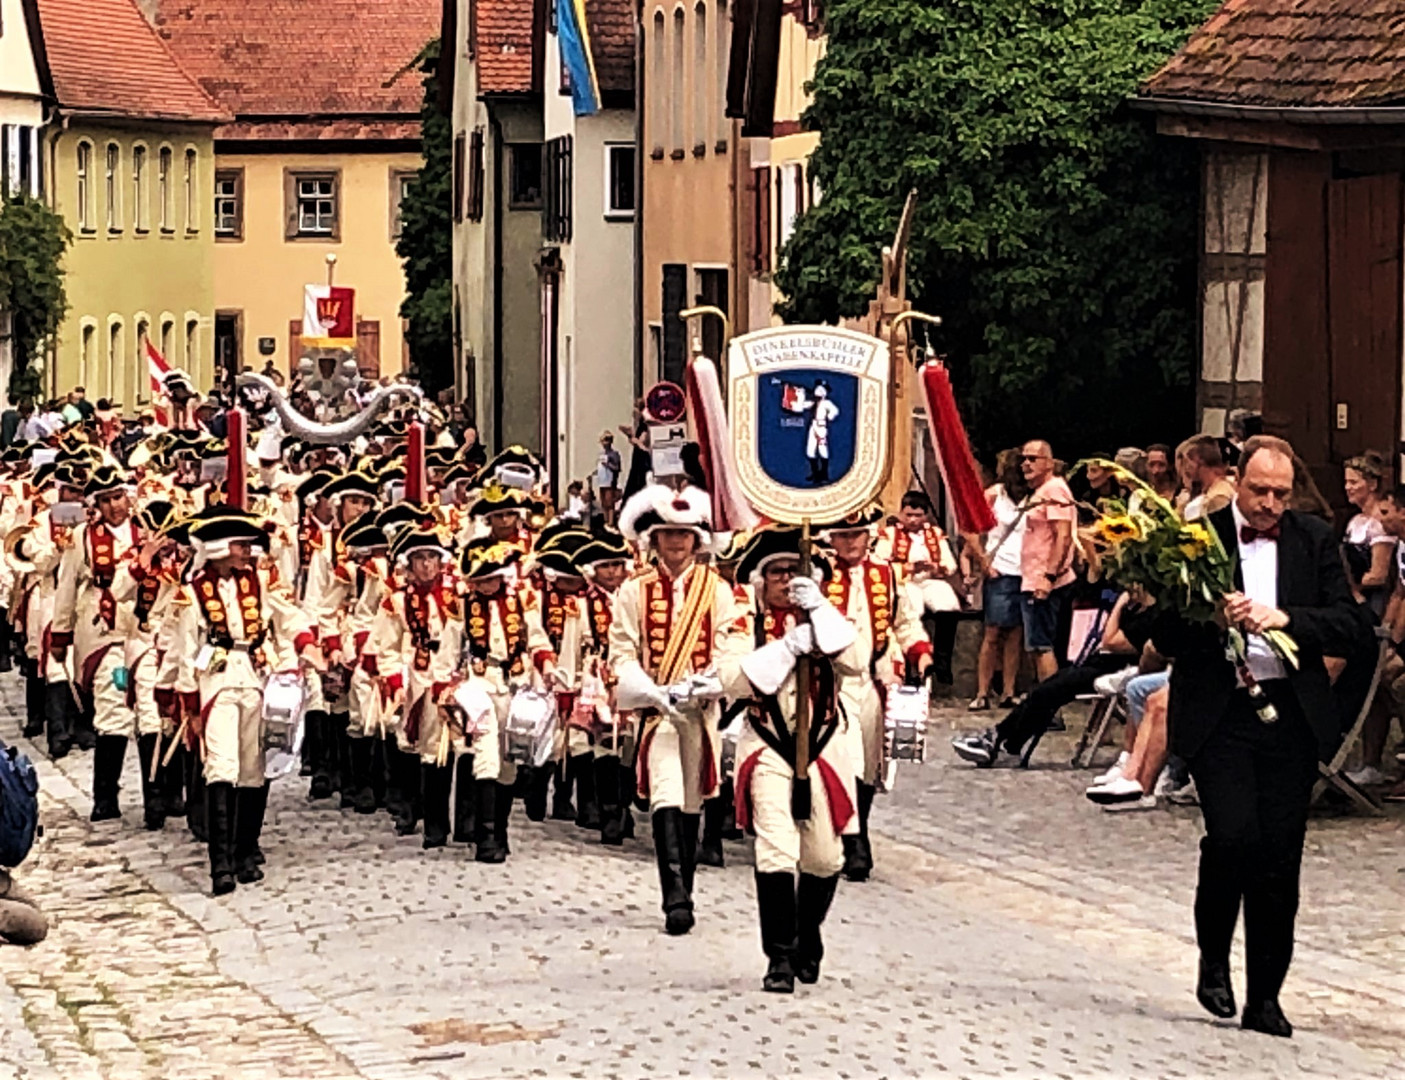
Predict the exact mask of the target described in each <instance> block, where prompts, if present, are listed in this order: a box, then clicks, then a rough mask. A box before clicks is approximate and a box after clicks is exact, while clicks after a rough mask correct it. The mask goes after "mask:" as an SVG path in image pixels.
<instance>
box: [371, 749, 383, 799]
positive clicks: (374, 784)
mask: <svg viewBox="0 0 1405 1080" xmlns="http://www.w3.org/2000/svg"><path fill="white" fill-rule="evenodd" d="M385 747H386V743H385V736H384V735H377V736H375V737H374V738H372V740H371V794H372V795H374V796H375V799H376V809H377V810H384V809H385V805H386V803H385V789H386V757H385Z"/></svg>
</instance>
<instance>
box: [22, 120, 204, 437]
mask: <svg viewBox="0 0 1405 1080" xmlns="http://www.w3.org/2000/svg"><path fill="white" fill-rule="evenodd" d="M46 153H47V160H46V163H45V164H46V171H47V173H48V176H49V178H50V181H49V183H48V185H47V187H48V191H49V197H50V200H51V203H52V205H53V207H54V209H56V210H57V211H58V212H59V213H60V214H61V215H62V216H63V219H64V221H65V222H66V223H67V224H68V227H69V229H70V230H71V232H72V233H73V243H72V244H71V246H70V247H69V249H68V252H67V254H66V255H65V257H64V269H65V271H66V282H67V290H68V301H69V313H68V317H67V318H66V319H65V320H64V322H63V325H62V326H61V327H60V329H59V333H58V337H57V341H56V343H55V347H54V349H53V352H52V356H51V360H52V364H51V370H50V371H49V372H48V373H47V379H46V383H47V385H48V387H49V389H50V391H51V392H52V393H54V394H55V395H58V394H63V393H67V392H68V391H69V390H70V389H72V388H73V387H74V386H82V387H84V388H85V389H86V390H87V394H88V397H89V399H91V400H93V401H96V400H98V399H99V398H109V399H111V400H112V401H114V402H120V403H121V404H122V406H123V410H124V411H125V412H126V413H127V414H129V415H132V414H135V413H136V412H137V410H138V409H140V408H141V407H142V406H143V405H146V404H147V403H149V402H150V400H151V393H150V388H149V382H148V378H147V362H146V356H145V350H144V344H143V343H144V340H145V339H146V338H148V337H149V338H150V339H151V341H152V342H153V343H154V344H155V345H156V347H157V348H158V349H159V350H160V351H161V353H162V354H163V355H164V356H165V357H166V359H167V362H168V363H170V364H171V365H172V366H173V367H181V368H184V369H185V370H186V371H188V372H190V374H191V375H192V376H193V377H194V378H195V382H196V385H197V386H198V387H199V388H200V389H201V390H202V391H203V390H205V389H207V388H208V387H209V386H210V384H211V380H212V378H213V373H214V339H213V326H214V309H215V284H214V232H213V227H212V222H211V220H210V206H211V199H212V197H213V191H214V140H213V138H212V136H211V128H209V127H202V128H194V127H189V126H184V125H155V124H152V125H141V126H134V127H117V126H115V125H114V126H98V125H95V124H89V123H83V122H77V123H73V124H71V125H69V126H68V127H67V128H61V127H55V128H51V129H50V132H49V135H48V139H47V141H46Z"/></svg>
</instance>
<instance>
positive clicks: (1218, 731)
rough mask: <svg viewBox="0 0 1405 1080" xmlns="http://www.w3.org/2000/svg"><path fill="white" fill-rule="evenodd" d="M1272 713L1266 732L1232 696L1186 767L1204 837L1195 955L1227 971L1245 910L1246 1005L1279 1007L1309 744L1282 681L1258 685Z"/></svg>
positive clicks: (1311, 759)
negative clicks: (1275, 711) (1276, 1003)
mask: <svg viewBox="0 0 1405 1080" xmlns="http://www.w3.org/2000/svg"><path fill="white" fill-rule="evenodd" d="M1263 686H1264V689H1265V691H1266V692H1267V693H1268V695H1269V698H1270V699H1271V700H1272V701H1273V702H1274V705H1275V706H1276V707H1277V709H1278V714H1279V715H1278V720H1277V722H1276V723H1272V724H1266V723H1264V722H1263V721H1262V720H1260V719H1259V716H1258V713H1257V712H1256V711H1255V709H1254V707H1253V705H1252V704H1251V703H1250V700H1249V695H1248V694H1247V693H1246V692H1244V691H1236V692H1235V694H1234V695H1233V696H1232V698H1231V699H1230V705H1229V707H1228V708H1227V709H1226V711H1225V715H1224V718H1223V719H1222V720H1221V721H1220V723H1219V724H1218V725H1217V726H1216V727H1215V729H1214V730H1213V731H1212V732H1211V733H1210V737H1209V738H1208V739H1207V740H1206V742H1205V745H1204V746H1203V747H1201V748H1200V750H1199V751H1198V752H1197V753H1196V754H1195V756H1194V757H1193V758H1191V760H1190V775H1191V777H1192V778H1193V779H1194V780H1195V788H1196V791H1197V792H1198V793H1199V796H1200V809H1201V812H1202V813H1203V815H1204V818H1205V837H1204V839H1202V840H1201V841H1200V876H1199V882H1198V884H1197V886H1196V890H1195V933H1196V940H1197V941H1198V942H1199V945H1200V953H1201V955H1202V956H1203V957H1204V958H1205V959H1206V960H1209V961H1213V962H1216V963H1223V964H1227V963H1228V962H1229V946H1230V942H1231V940H1232V939H1233V938H1234V925H1235V923H1236V922H1237V921H1238V918H1239V906H1240V901H1241V900H1242V901H1243V905H1244V958H1245V968H1246V975H1247V977H1248V988H1247V998H1248V1000H1249V1002H1251V1003H1256V1002H1263V1001H1272V1000H1275V999H1277V997H1278V991H1279V988H1280V987H1281V986H1282V985H1283V980H1284V978H1285V977H1286V976H1287V974H1288V965H1289V963H1290V962H1291V961H1292V958H1293V923H1294V921H1295V919H1296V918H1297V914H1298V878H1299V871H1300V869H1301V866H1302V858H1303V838H1304V836H1305V835H1306V833H1307V811H1308V802H1309V800H1310V799H1311V797H1312V787H1313V784H1314V783H1315V782H1316V780H1317V740H1316V738H1315V737H1314V735H1313V733H1312V728H1311V727H1309V725H1308V722H1307V717H1306V716H1304V715H1303V711H1302V707H1301V706H1300V705H1299V704H1298V701H1297V698H1296V697H1295V696H1294V695H1293V693H1292V690H1291V688H1290V686H1289V684H1288V682H1287V680H1286V679H1283V680H1274V681H1273V682H1269V683H1265V684H1263Z"/></svg>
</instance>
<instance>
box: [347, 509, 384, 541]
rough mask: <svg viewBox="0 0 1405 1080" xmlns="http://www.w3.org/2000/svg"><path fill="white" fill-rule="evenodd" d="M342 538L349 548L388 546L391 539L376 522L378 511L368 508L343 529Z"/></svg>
mask: <svg viewBox="0 0 1405 1080" xmlns="http://www.w3.org/2000/svg"><path fill="white" fill-rule="evenodd" d="M341 540H342V543H344V544H345V545H346V546H347V547H349V548H374V547H386V546H387V545H388V544H389V543H390V540H389V538H387V537H386V535H385V530H384V529H382V528H381V527H380V525H378V524H377V523H376V512H375V511H374V510H367V511H366V512H365V513H364V514H362V515H361V516H360V517H358V518H357V519H356V520H355V521H353V522H352V523H351V524H350V525H348V526H347V527H346V528H344V529H343V530H342V533H341Z"/></svg>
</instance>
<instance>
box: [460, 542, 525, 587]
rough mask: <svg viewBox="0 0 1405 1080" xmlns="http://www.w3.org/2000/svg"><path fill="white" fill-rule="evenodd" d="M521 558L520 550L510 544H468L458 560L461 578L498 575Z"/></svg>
mask: <svg viewBox="0 0 1405 1080" xmlns="http://www.w3.org/2000/svg"><path fill="white" fill-rule="evenodd" d="M521 558H522V551H521V549H520V548H517V547H514V546H513V545H511V544H470V545H469V546H468V547H467V548H466V549H464V553H463V556H462V557H461V558H460V560H459V568H460V569H461V570H462V571H463V576H464V577H465V578H468V579H470V580H472V579H473V578H481V577H489V576H491V575H493V574H500V573H502V571H504V570H506V569H507V568H508V567H509V566H512V565H514V564H516V563H517V562H519V561H520V560H521Z"/></svg>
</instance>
